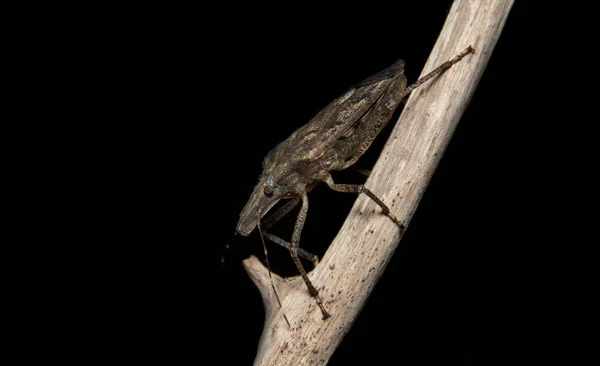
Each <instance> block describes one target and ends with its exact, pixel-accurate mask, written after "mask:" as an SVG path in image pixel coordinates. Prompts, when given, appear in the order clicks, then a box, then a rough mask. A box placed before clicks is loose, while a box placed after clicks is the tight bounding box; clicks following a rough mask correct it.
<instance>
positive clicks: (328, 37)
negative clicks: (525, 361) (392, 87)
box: [67, 1, 534, 365]
mask: <svg viewBox="0 0 600 366" xmlns="http://www.w3.org/2000/svg"><path fill="white" fill-rule="evenodd" d="M450 4H451V1H436V2H422V1H411V2H400V3H399V4H396V5H395V6H394V7H393V8H386V7H385V5H382V4H377V3H372V4H371V3H360V4H357V5H356V6H357V7H354V6H353V5H348V4H346V5H345V7H346V8H344V9H332V10H325V9H322V8H319V7H309V6H308V5H306V6H303V5H302V4H300V3H298V4H296V5H295V6H296V7H293V6H292V7H290V8H288V9H277V8H274V7H276V6H275V5H273V6H267V5H262V6H259V5H257V4H252V5H242V6H240V5H234V4H230V5H229V6H228V7H226V8H198V7H195V8H181V9H174V8H171V9H168V10H167V9H161V8H156V9H135V10H133V11H131V10H130V11H128V12H127V16H125V17H124V19H123V21H121V22H119V23H120V25H119V27H117V28H116V29H118V31H114V32H112V31H111V34H110V37H111V39H113V40H114V43H113V42H109V43H110V44H109V45H106V47H107V48H106V49H107V50H108V53H106V54H102V53H100V54H102V55H101V56H99V57H100V58H101V59H100V60H99V61H98V62H99V63H100V64H101V65H102V67H101V68H100V69H99V70H98V75H97V76H98V80H97V82H98V85H99V89H98V90H99V91H100V92H99V95H100V96H99V97H98V100H97V101H96V104H95V106H96V108H97V110H96V111H94V112H95V114H94V116H97V117H98V121H100V122H98V124H97V125H96V126H98V127H97V128H98V135H99V136H102V138H105V140H104V141H102V142H101V143H100V150H99V151H98V156H97V157H95V158H94V160H93V161H92V162H90V163H89V164H90V165H91V166H93V167H99V168H101V169H100V171H101V172H102V173H97V174H95V175H93V176H92V177H90V181H92V182H93V184H94V186H95V187H96V188H95V189H94V194H93V195H94V205H95V207H97V210H96V215H95V216H94V219H93V220H91V221H93V222H92V225H91V227H85V228H84V231H85V233H86V234H85V236H82V240H83V241H84V242H86V245H85V249H82V251H84V252H85V254H83V255H82V256H81V257H80V258H84V259H83V260H81V259H79V260H78V263H79V264H81V267H82V268H81V271H78V273H83V274H82V275H81V276H77V278H76V279H75V283H76V284H74V285H73V286H72V287H71V286H70V285H67V292H70V293H72V294H74V295H75V296H76V297H77V298H78V301H77V305H76V306H75V305H73V306H72V307H69V308H70V309H72V311H74V312H76V313H78V314H81V317H77V318H78V319H79V320H78V321H77V326H75V327H74V329H76V330H74V331H73V333H74V334H75V335H77V334H78V332H81V333H82V334H84V335H85V336H82V338H83V339H86V340H83V341H81V340H80V341H81V343H83V344H84V345H83V346H81V348H82V349H84V350H87V352H86V354H87V356H88V357H89V358H90V359H96V358H107V359H113V358H114V357H116V355H117V354H121V352H124V354H125V355H126V359H131V360H140V359H148V360H164V361H170V362H173V363H178V362H179V361H181V360H184V359H185V360H190V362H193V363H204V362H205V361H206V358H207V357H210V358H213V359H214V360H215V361H214V362H217V363H219V364H232V365H248V364H251V362H252V360H253V358H254V355H255V351H256V348H257V342H258V339H259V336H260V333H261V330H262V324H263V316H264V314H263V309H262V300H261V298H260V295H259V293H258V291H257V290H256V288H255V287H254V285H253V284H252V283H251V281H250V279H249V278H248V276H247V275H246V273H245V272H244V270H243V268H242V265H241V261H242V260H243V258H245V257H247V256H248V255H250V254H254V255H257V256H259V257H261V258H262V255H263V254H262V248H261V245H260V241H259V239H258V236H257V235H256V233H254V234H253V235H252V236H250V237H248V238H244V237H239V236H238V237H235V238H232V236H233V233H234V231H235V225H236V223H237V220H238V215H239V213H240V211H241V209H242V208H243V206H244V204H245V202H246V200H247V199H248V198H249V195H250V193H251V191H252V188H253V187H254V184H255V183H256V181H257V179H258V176H259V174H260V170H261V161H262V158H263V157H264V156H265V155H266V153H267V152H268V151H269V150H270V149H271V148H272V147H274V146H275V145H276V144H277V143H278V142H280V141H281V140H283V139H284V138H286V137H287V136H288V135H289V134H290V133H291V132H292V131H294V130H295V129H296V128H298V127H300V126H302V125H303V124H304V123H306V122H307V121H308V120H309V119H310V118H311V117H312V116H313V115H314V114H315V113H317V112H318V111H319V110H320V109H321V108H322V107H324V106H325V105H326V104H327V103H328V102H329V101H330V100H332V99H333V98H335V97H336V96H338V95H339V94H340V93H342V92H343V91H344V90H345V89H346V88H347V87H349V86H351V85H352V84H354V83H356V82H358V81H360V80H361V79H363V78H365V77H367V76H369V75H371V74H373V73H374V72H377V71H379V70H381V69H383V68H385V67H387V66H388V65H390V64H391V63H393V62H394V61H395V60H396V59H398V58H402V59H404V60H405V61H406V65H407V66H406V75H407V77H408V80H409V82H410V81H414V80H416V78H417V77H418V75H419V73H420V71H421V69H422V67H423V65H424V63H425V61H426V59H427V57H428V54H429V52H430V50H431V48H432V47H433V45H434V43H435V41H436V38H437V35H438V34H439V31H440V29H441V28H442V26H443V23H444V20H445V17H446V15H447V12H448V10H449V7H450ZM259 7H260V8H259ZM351 7H352V8H351ZM531 12H532V9H531V8H530V6H529V4H528V3H527V2H517V4H515V5H514V7H513V9H512V11H511V14H510V15H509V18H508V20H507V22H506V24H505V27H504V31H503V33H502V35H501V37H500V40H499V41H498V43H497V46H496V49H495V50H494V53H493V54H492V57H491V59H490V62H489V65H488V67H487V69H486V71H485V73H484V75H483V78H482V79H481V82H480V83H479V86H478V88H477V90H476V92H475V94H474V96H473V99H472V101H471V103H470V105H469V107H468V109H467V111H466V112H465V114H464V116H463V118H462V120H461V121H460V123H459V125H458V128H457V130H456V132H455V134H454V136H453V138H452V140H451V143H450V145H449V147H448V149H447V151H446V153H445V155H444V157H443V159H442V161H441V164H440V165H439V167H438V169H437V171H436V173H435V175H434V177H433V180H432V182H431V184H430V186H429V187H428V189H427V191H426V193H425V196H424V198H423V200H422V202H421V203H420V206H419V208H418V210H417V212H416V214H415V216H414V218H413V220H412V221H411V223H410V225H409V227H408V230H407V232H406V234H405V235H404V237H403V239H402V241H401V243H400V245H399V248H398V250H397V251H396V253H395V255H394V257H393V258H392V260H391V261H390V263H389V265H388V267H387V269H386V271H385V273H384V275H383V276H382V278H381V280H380V281H379V283H378V285H377V286H376V288H375V291H374V292H373V294H372V295H371V297H370V298H369V300H368V302H367V303H366V305H365V307H364V308H363V311H362V313H361V314H360V316H359V317H358V319H357V320H356V322H355V324H354V325H353V327H352V328H351V330H350V332H349V333H348V335H347V336H346V337H345V338H344V340H343V342H342V343H341V345H340V347H339V348H338V350H337V351H336V352H335V354H334V356H333V357H332V359H331V362H330V364H331V365H344V364H348V362H350V361H354V362H359V361H360V362H367V361H368V362H369V364H382V363H386V364H388V363H393V364H396V363H397V364H406V365H416V364H429V363H433V362H443V363H444V364H457V365H475V364H477V365H479V364H490V363H494V362H496V361H500V360H503V361H506V360H510V359H511V357H512V355H514V354H516V353H518V352H520V351H521V350H522V349H523V348H527V347H528V346H527V342H526V341H525V340H524V339H526V336H524V335H526V334H527V333H528V332H529V327H530V325H529V323H528V322H521V321H519V322H516V321H515V319H517V318H519V319H522V317H523V316H524V314H526V313H527V311H528V305H527V301H526V300H525V299H526V298H528V297H529V296H530V289H529V285H528V283H526V282H525V283H524V282H523V281H531V277H530V276H527V277H523V276H522V275H523V274H524V273H523V271H524V269H523V268H524V266H523V262H524V260H525V259H523V258H524V256H523V249H522V245H523V243H524V242H526V241H528V240H529V239H530V238H529V235H531V234H527V233H525V234H523V233H522V231H521V230H522V229H523V228H524V226H525V225H526V223H527V218H528V215H529V211H528V209H527V208H523V206H520V205H519V202H518V200H517V198H516V194H517V191H518V192H520V193H522V192H527V191H528V190H531V189H534V188H532V187H529V186H528V184H527V181H526V179H525V178H524V174H525V173H524V172H527V171H529V169H530V166H529V164H528V161H524V160H523V158H522V154H520V153H519V151H520V149H521V148H522V147H523V146H524V138H523V132H524V131H525V130H526V127H525V126H526V125H527V123H528V121H527V118H528V117H527V99H528V95H529V94H528V93H529V90H528V88H519V87H516V85H517V84H518V83H520V82H522V80H524V79H526V77H527V72H529V70H530V67H531V65H532V62H533V58H532V56H531V54H532V52H531V51H530V48H529V45H530V42H531V41H532V40H531V37H530V33H529V27H528V18H529V16H530V13H531ZM106 29H110V26H107V28H106ZM464 46H465V47H466V46H468V45H467V44H465V45H464ZM456 51H457V52H459V51H462V49H460V50H459V49H457V50H456ZM104 78H106V79H104ZM382 135H383V134H382ZM381 137H383V138H379V139H378V142H377V143H376V144H375V145H374V146H373V147H372V149H371V151H370V152H369V153H368V154H367V155H365V157H364V158H363V159H361V161H360V167H364V168H367V169H368V168H370V166H371V165H372V164H373V162H374V161H375V159H376V158H377V154H378V152H379V151H378V149H380V147H381V144H382V143H383V142H384V138H385V136H381ZM345 177H347V179H349V180H355V181H360V180H361V179H362V178H361V177H360V176H358V175H352V173H349V174H348V175H347V176H345ZM517 186H518V188H517ZM309 198H310V202H311V206H310V210H309V216H308V221H307V224H306V226H305V231H304V232H303V237H302V244H301V245H302V246H303V247H304V248H306V249H308V250H309V251H311V252H313V253H316V254H319V255H322V254H323V253H324V252H325V251H326V248H327V245H328V244H329V243H330V241H331V240H332V239H333V237H334V236H335V235H336V233H337V231H338V230H339V228H340V225H341V223H342V222H343V220H344V218H345V215H346V214H347V213H348V210H349V209H350V207H351V205H352V203H353V201H354V197H352V196H351V195H345V194H340V193H336V192H332V191H330V190H328V189H326V187H320V188H318V189H316V190H315V191H314V192H311V194H310V195H309ZM290 224H291V221H288V222H284V223H282V229H281V230H282V231H281V232H282V236H284V237H285V236H286V235H291V230H290V228H291V226H290ZM286 230H288V231H286ZM90 232H91V233H92V235H89V234H90ZM286 233H288V234H286ZM88 241H89V242H90V243H89V244H88V243H87V242H88ZM228 243H230V244H231V248H230V250H229V251H227V252H226V253H225V251H224V250H225V246H226V244H228ZM223 254H225V259H226V261H225V265H224V266H221V257H222V255H223ZM270 260H271V263H272V266H273V269H274V270H275V272H277V273H280V274H284V275H292V274H294V272H293V267H292V262H291V260H290V259H289V255H288V253H287V252H285V251H284V250H281V249H279V248H277V247H275V246H271V247H270ZM522 278H528V279H527V280H523V279H522ZM79 281H81V283H79ZM517 323H518V324H517ZM90 334H91V336H88V335H90ZM211 363H212V362H211Z"/></svg>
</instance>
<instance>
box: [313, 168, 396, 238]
mask: <svg viewBox="0 0 600 366" xmlns="http://www.w3.org/2000/svg"><path fill="white" fill-rule="evenodd" d="M325 183H327V185H328V186H329V187H330V188H331V189H333V190H334V191H338V192H349V193H364V194H366V195H367V197H369V198H370V199H372V200H373V201H374V202H375V203H376V204H378V205H379V207H381V210H382V211H383V213H384V214H385V215H387V216H388V217H389V218H390V219H391V220H392V222H393V223H394V224H396V225H398V227H400V230H403V231H404V229H406V227H405V226H404V224H403V223H401V222H400V220H398V219H397V218H396V216H394V215H393V214H392V213H391V212H390V208H389V207H388V206H387V205H386V204H385V203H384V202H383V201H382V200H381V199H379V197H377V196H376V195H375V193H373V192H371V191H370V190H369V189H368V188H367V187H365V186H364V185H362V184H338V183H335V182H334V181H333V178H331V175H329V176H328V177H327V179H326V180H325Z"/></svg>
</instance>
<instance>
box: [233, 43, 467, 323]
mask: <svg viewBox="0 0 600 366" xmlns="http://www.w3.org/2000/svg"><path fill="white" fill-rule="evenodd" d="M471 52H474V49H473V47H471V46H469V47H468V48H467V49H465V50H464V51H463V52H461V53H460V54H458V55H457V56H455V57H454V58H452V59H451V60H448V61H446V62H445V63H443V64H442V65H440V66H439V67H437V68H436V69H435V70H433V71H432V72H430V73H429V74H427V75H425V76H424V77H422V78H420V79H419V80H417V81H416V82H415V83H414V84H412V85H410V86H408V87H407V86H406V77H405V75H404V61H402V60H398V61H397V62H395V63H394V64H393V65H391V66H389V67H388V68H386V69H384V70H382V71H380V72H378V73H377V74H375V75H373V76H371V77H369V78H367V79H365V80H363V81H362V82H360V83H358V84H357V85H355V86H354V87H352V88H350V89H349V90H348V91H346V92H345V93H344V94H343V95H342V96H340V97H338V98H337V99H335V100H333V101H332V102H331V103H329V105H327V106H326V107H325V108H324V109H322V110H321V111H320V112H319V113H317V115H316V116H314V117H313V118H312V119H311V120H310V121H309V122H308V123H307V124H306V125H304V126H303V127H300V128H299V129H297V130H296V131H294V132H293V133H292V134H291V135H290V136H289V137H288V138H287V139H286V140H284V141H282V142H281V143H279V144H278V145H277V146H275V148H274V149H272V150H271V151H270V152H269V153H268V154H267V156H266V157H265V159H264V160H263V163H262V168H263V171H262V174H261V176H260V180H259V182H258V184H257V185H256V187H255V188H254V191H253V192H252V195H251V197H250V200H249V201H248V203H246V206H245V207H244V209H243V210H242V212H241V214H240V219H239V222H238V224H237V232H238V233H239V234H241V235H243V236H247V235H250V233H252V231H254V229H255V228H256V227H258V228H259V229H260V231H261V232H262V231H263V230H265V231H264V233H263V234H264V237H266V238H267V239H269V240H271V241H273V242H275V243H277V244H279V245H282V246H284V247H286V248H288V249H289V251H290V254H291V256H292V260H293V261H294V264H295V265H296V267H297V268H298V271H299V272H300V275H301V276H302V278H303V279H304V282H305V283H306V286H307V287H308V291H309V293H310V295H311V296H312V297H314V298H315V301H316V303H317V304H318V306H319V308H320V309H321V312H322V314H323V319H326V318H328V317H329V313H328V312H327V310H326V309H325V307H324V305H323V301H322V300H321V297H320V296H319V292H318V290H317V289H316V288H315V287H314V286H313V284H312V283H311V281H310V280H309V278H308V276H307V275H306V271H305V269H304V267H303V265H302V263H301V262H300V259H299V256H301V257H304V258H306V259H309V260H311V261H313V263H317V262H318V259H317V257H316V256H315V255H313V254H311V253H308V252H306V251H304V250H303V249H301V248H300V247H299V244H300V234H301V232H302V228H303V226H304V222H305V220H306V215H307V212H308V196H307V193H308V192H309V191H310V190H311V189H312V188H313V187H314V186H315V185H316V184H318V183H320V182H325V183H326V184H327V185H328V186H329V187H331V188H332V189H333V190H335V191H338V192H352V193H364V194H366V195H367V196H368V197H369V198H371V199H372V200H373V201H375V202H376V203H377V204H378V205H379V207H381V210H382V212H383V213H384V214H385V215H387V216H388V217H389V218H390V219H391V220H392V221H393V222H394V223H396V224H397V225H398V227H399V229H400V230H404V228H405V227H404V224H403V223H401V222H400V221H399V220H398V219H397V218H396V217H395V216H394V215H393V214H392V213H391V212H390V210H389V208H388V206H387V205H386V204H385V203H384V202H383V201H382V200H381V199H379V198H378V197H377V196H376V195H375V194H374V193H373V192H371V191H370V190H369V189H368V188H366V187H365V186H364V185H358V184H339V183H336V182H334V181H333V179H332V177H331V174H330V172H331V171H338V170H344V169H346V168H348V167H350V166H351V165H352V164H354V163H355V162H356V161H357V160H358V159H359V158H360V157H361V156H362V155H363V154H364V152H365V151H366V150H367V149H368V148H369V146H370V145H371V143H372V142H373V140H374V139H375V137H376V136H377V135H378V134H379V132H380V131H381V130H382V129H383V127H384V126H385V125H386V124H387V122H388V121H389V120H390V118H391V116H392V114H393V113H394V110H395V109H396V107H397V106H398V105H399V104H400V102H401V101H402V100H403V99H404V98H405V97H406V96H407V95H408V94H410V93H411V92H412V91H413V90H414V89H415V88H417V87H418V86H419V85H421V84H423V83H424V82H426V81H427V80H429V79H431V78H433V77H434V76H436V75H438V74H440V73H442V72H443V71H445V70H447V69H448V68H450V67H451V66H452V65H453V64H455V63H457V62H458V61H460V60H461V59H462V58H463V57H465V56H466V55H467V54H469V53H471ZM282 199H288V200H289V201H288V202H287V203H286V204H285V205H283V206H281V207H280V208H279V209H278V210H276V211H275V212H274V213H273V214H272V215H271V216H269V217H267V218H266V219H264V220H263V218H264V216H265V215H266V214H267V212H269V210H271V208H273V206H274V205H275V204H277V203H278V202H279V201H280V200H282ZM300 202H301V203H302V205H301V207H300V211H299V213H298V217H297V219H296V223H295V225H294V231H293V234H292V238H291V241H290V242H287V241H285V240H283V239H281V238H279V237H277V236H275V235H272V234H269V233H268V232H266V230H268V229H269V228H270V227H272V226H273V225H274V224H275V223H276V222H277V221H279V220H280V219H281V218H282V217H283V216H285V215H286V214H288V213H289V212H290V211H291V210H292V209H293V208H294V207H295V206H296V205H298V204H299V203H300Z"/></svg>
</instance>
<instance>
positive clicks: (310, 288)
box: [290, 192, 331, 319]
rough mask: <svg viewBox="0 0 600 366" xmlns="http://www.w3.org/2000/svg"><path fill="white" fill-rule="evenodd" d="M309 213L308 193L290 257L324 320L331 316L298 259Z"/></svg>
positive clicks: (296, 226)
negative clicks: (301, 235) (301, 237)
mask: <svg viewBox="0 0 600 366" xmlns="http://www.w3.org/2000/svg"><path fill="white" fill-rule="evenodd" d="M307 213H308V196H307V195H306V192H304V193H303V194H302V206H301V207H300V212H299V213H298V218H297V219H296V224H295V225H294V233H293V234H292V243H291V245H290V255H291V256H292V260H293V261H294V264H295V265H296V268H298V272H300V276H302V279H303V280H304V283H305V284H306V287H307V288H308V292H309V293H310V296H312V297H314V298H315V301H316V303H317V305H319V308H321V313H323V319H327V318H329V317H330V316H331V315H329V313H328V312H327V310H325V306H323V300H321V297H320V296H319V291H318V290H317V289H316V288H315V286H313V284H312V282H310V279H309V278H308V276H307V275H306V271H305V270H304V267H303V266H302V263H301V262H300V258H298V249H299V248H298V247H299V245H300V234H301V233H302V228H303V227H304V222H305V221H306V214H307Z"/></svg>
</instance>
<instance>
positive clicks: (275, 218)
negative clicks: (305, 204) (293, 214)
mask: <svg viewBox="0 0 600 366" xmlns="http://www.w3.org/2000/svg"><path fill="white" fill-rule="evenodd" d="M300 199H301V198H300V197H295V198H292V199H291V200H289V201H288V202H287V203H286V204H285V205H283V206H281V207H280V208H279V209H278V210H277V211H275V212H274V213H273V214H271V215H270V216H269V217H267V218H266V219H265V220H264V221H263V222H262V224H261V226H262V227H263V228H265V230H268V229H269V228H271V227H273V225H275V224H276V223H277V222H279V220H281V219H282V218H283V217H284V216H285V215H287V214H288V213H290V211H292V210H293V209H294V207H296V206H297V205H298V203H300ZM263 235H264V236H265V238H267V239H268V240H270V241H272V242H273V243H275V244H278V245H281V246H282V247H284V248H286V249H287V250H289V249H290V243H289V242H287V241H285V240H283V239H281V238H280V237H278V236H275V235H273V234H271V233H268V232H266V231H265V232H264V233H263ZM298 255H299V256H301V257H302V258H304V259H308V260H309V261H311V262H312V263H313V265H314V266H315V267H316V266H317V265H318V264H319V257H317V256H316V255H314V254H312V253H309V252H307V251H306V250H304V249H302V248H298Z"/></svg>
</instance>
